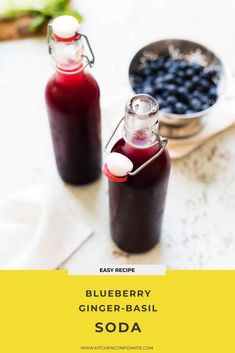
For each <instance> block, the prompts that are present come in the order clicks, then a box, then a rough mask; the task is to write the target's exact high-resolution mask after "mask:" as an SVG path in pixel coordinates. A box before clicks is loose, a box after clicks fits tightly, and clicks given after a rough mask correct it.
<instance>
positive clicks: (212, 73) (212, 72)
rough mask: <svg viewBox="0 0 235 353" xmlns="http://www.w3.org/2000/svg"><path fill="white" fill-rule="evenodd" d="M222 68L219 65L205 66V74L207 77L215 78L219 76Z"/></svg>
mask: <svg viewBox="0 0 235 353" xmlns="http://www.w3.org/2000/svg"><path fill="white" fill-rule="evenodd" d="M219 72H220V70H219V68H218V67H217V66H209V67H207V68H205V70H204V75H205V77H206V78H209V79H214V78H216V77H217V76H218V74H219Z"/></svg>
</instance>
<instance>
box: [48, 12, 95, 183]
mask: <svg viewBox="0 0 235 353" xmlns="http://www.w3.org/2000/svg"><path fill="white" fill-rule="evenodd" d="M84 39H85V40H86V44H87V45H88V48H89V49H90V52H91V55H92V59H91V60H90V59H89V58H88V57H87V56H86V55H84V46H83V41H84ZM48 41H49V52H50V54H51V56H52V59H53V62H54V66H55V70H56V72H55V74H54V75H53V76H52V77H51V78H50V79H49V81H48V83H47V86H46V92H45V97H46V105H47V111H48V116H49V122H50V128H51V135H52V141H53V146H54V152H55V158H56V164H57V169H58V172H59V174H60V176H61V178H62V179H63V180H64V181H65V182H67V183H70V184H74V185H81V184H86V183H90V182H92V181H94V180H96V179H97V178H98V177H99V176H100V166H101V137H100V129H101V127H100V103H99V98H100V91H99V87H98V84H97V82H96V80H95V79H94V78H93V77H92V76H91V75H90V74H89V73H87V72H86V71H85V67H86V66H87V65H90V66H92V64H93V63H94V56H93V53H92V50H91V48H90V45H89V42H88V40H87V37H86V36H84V35H83V34H81V33H80V31H79V23H78V21H77V20H76V19H75V18H74V17H72V16H60V17H58V18H56V19H55V20H54V21H53V22H52V24H50V25H49V31H48Z"/></svg>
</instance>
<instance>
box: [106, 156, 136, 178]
mask: <svg viewBox="0 0 235 353" xmlns="http://www.w3.org/2000/svg"><path fill="white" fill-rule="evenodd" d="M106 163H107V168H108V170H109V171H110V173H111V174H113V175H115V176H117V177H123V176H126V175H127V174H128V172H131V171H132V169H133V163H132V161H131V160H130V159H129V158H128V157H126V156H124V155H123V154H121V153H117V152H112V153H110V154H109V156H108V159H107V162H106Z"/></svg>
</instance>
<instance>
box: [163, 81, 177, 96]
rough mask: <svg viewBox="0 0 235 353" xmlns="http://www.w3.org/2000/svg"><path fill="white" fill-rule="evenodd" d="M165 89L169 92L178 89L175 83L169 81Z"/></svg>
mask: <svg viewBox="0 0 235 353" xmlns="http://www.w3.org/2000/svg"><path fill="white" fill-rule="evenodd" d="M165 89H166V90H167V91H168V92H169V93H173V94H174V93H176V90H177V86H176V85H175V84H173V83H169V84H168V85H166V86H165Z"/></svg>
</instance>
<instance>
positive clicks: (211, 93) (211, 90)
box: [208, 87, 218, 100]
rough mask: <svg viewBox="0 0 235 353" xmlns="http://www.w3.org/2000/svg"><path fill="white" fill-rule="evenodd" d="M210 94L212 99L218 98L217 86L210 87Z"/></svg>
mask: <svg viewBox="0 0 235 353" xmlns="http://www.w3.org/2000/svg"><path fill="white" fill-rule="evenodd" d="M208 96H209V98H210V99H214V100H216V99H217V97H218V93H217V88H215V87H212V88H210V90H209V93H208Z"/></svg>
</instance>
